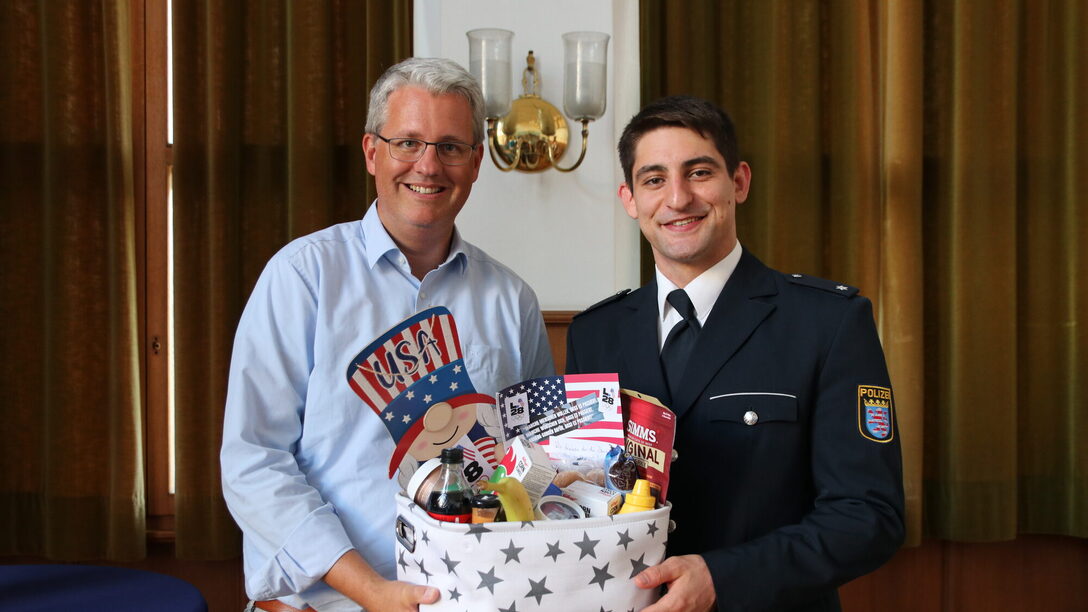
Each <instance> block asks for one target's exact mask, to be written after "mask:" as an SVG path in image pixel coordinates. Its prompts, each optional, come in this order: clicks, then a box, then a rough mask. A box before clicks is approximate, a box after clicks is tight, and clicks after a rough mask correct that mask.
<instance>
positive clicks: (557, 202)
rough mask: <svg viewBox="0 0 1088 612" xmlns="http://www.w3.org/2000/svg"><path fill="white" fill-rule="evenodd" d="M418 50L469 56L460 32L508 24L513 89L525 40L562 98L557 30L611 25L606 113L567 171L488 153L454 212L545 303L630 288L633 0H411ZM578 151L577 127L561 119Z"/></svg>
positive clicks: (545, 89)
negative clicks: (623, 161)
mask: <svg viewBox="0 0 1088 612" xmlns="http://www.w3.org/2000/svg"><path fill="white" fill-rule="evenodd" d="M413 19H414V23H415V32H414V35H415V50H414V54H415V55H417V56H420V57H446V58H450V59H452V60H455V61H457V62H459V63H460V64H461V65H463V66H465V67H466V68H467V67H468V39H467V37H466V36H465V32H467V31H468V30H472V29H474V28H484V27H494V28H503V29H507V30H511V31H513V32H514V39H513V43H512V52H511V63H512V64H513V66H514V74H513V75H512V77H511V78H512V82H513V84H514V96H515V97H517V96H518V95H520V94H521V71H522V70H523V69H524V68H525V56H526V55H527V53H528V52H529V50H532V51H533V55H534V56H535V57H536V65H537V68H538V70H539V74H540V79H541V86H542V87H541V97H543V98H544V99H545V100H547V101H549V102H551V103H552V104H554V105H555V106H556V107H558V108H559V109H562V108H563V41H562V38H561V36H562V34H563V33H565V32H571V31H580V30H590V31H597V32H605V33H608V34H610V35H611V36H612V39H611V40H610V41H609V46H608V81H609V83H608V100H607V110H606V112H605V115H604V116H603V117H601V118H600V119H598V120H597V121H594V122H592V123H590V124H589V149H588V153H587V154H586V158H585V160H584V161H583V162H582V165H581V166H580V167H579V168H578V169H577V170H575V171H574V172H571V173H559V172H556V171H554V170H547V171H545V172H542V173H535V174H528V173H524V172H517V171H514V172H509V173H503V172H500V171H499V170H498V169H497V168H495V166H494V164H492V162H491V160H490V158H489V157H487V156H486V155H485V158H484V162H483V169H482V170H481V171H480V178H479V180H477V182H476V184H475V186H474V187H473V189H472V195H471V197H470V198H469V201H468V204H467V205H466V206H465V208H464V210H463V211H462V212H461V214H460V216H459V217H458V218H457V226H458V228H459V229H460V231H461V233H462V235H463V236H464V237H465V239H466V240H468V241H469V242H472V243H474V244H476V245H477V246H479V247H481V248H483V249H484V250H485V251H487V252H488V253H490V254H491V255H492V256H494V257H495V258H497V259H498V260H499V261H501V262H503V263H505V264H506V265H508V266H510V267H511V268H512V269H513V270H514V271H515V272H517V273H518V274H519V275H520V276H521V277H522V278H524V279H525V280H526V281H528V282H529V284H531V285H532V286H533V288H534V289H535V290H536V292H537V295H538V296H539V297H540V304H541V307H542V308H543V309H544V310H580V309H582V308H585V307H586V306H588V305H590V304H592V303H594V302H596V301H598V300H600V299H602V298H604V297H606V296H608V295H611V294H612V293H615V292H616V291H618V290H620V289H623V288H625V287H637V286H638V226H637V224H636V223H635V222H634V221H633V220H632V219H631V218H630V217H628V216H627V214H626V213H625V212H624V211H623V208H622V206H620V204H619V200H618V198H617V196H616V188H617V186H618V185H619V184H620V183H621V182H622V180H623V174H622V172H621V171H620V168H619V162H618V160H617V159H616V142H617V141H618V140H619V133H620V131H622V129H623V126H624V124H626V122H627V120H628V119H629V118H630V117H631V116H632V115H634V113H635V112H637V111H638V96H639V81H638V3H637V2H629V1H627V0H547V1H544V2H540V1H536V2H531V1H528V0H415V15H414V18H413ZM568 124H569V127H570V130H571V140H572V143H571V146H570V147H568V150H567V153H566V154H565V155H564V158H563V160H562V164H563V165H569V164H570V163H572V161H573V160H574V159H577V155H578V152H579V150H580V144H581V126H580V125H579V124H575V123H573V122H570V121H568Z"/></svg>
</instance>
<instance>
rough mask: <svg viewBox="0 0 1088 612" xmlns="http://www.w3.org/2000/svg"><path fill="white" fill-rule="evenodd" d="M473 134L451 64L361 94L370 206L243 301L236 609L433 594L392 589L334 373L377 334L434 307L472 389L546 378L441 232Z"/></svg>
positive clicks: (363, 439)
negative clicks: (243, 597)
mask: <svg viewBox="0 0 1088 612" xmlns="http://www.w3.org/2000/svg"><path fill="white" fill-rule="evenodd" d="M483 125H484V116H483V98H482V95H481V93H480V88H479V85H478V84H477V83H476V82H475V81H474V80H473V78H472V77H471V76H470V75H469V74H468V73H467V72H466V71H465V70H464V69H463V68H461V67H460V66H458V65H457V64H455V63H453V62H451V61H448V60H440V59H409V60H406V61H404V62H402V63H400V64H397V65H395V66H393V67H391V68H390V69H389V70H388V71H387V72H386V73H385V74H384V75H382V77H381V78H379V79H378V82H377V83H376V84H375V85H374V88H373V89H372V90H371V93H370V107H369V111H368V116H367V124H366V135H365V136H364V137H363V151H364V153H365V156H366V166H367V170H368V171H369V172H370V173H371V174H373V175H374V179H375V184H376V186H377V193H378V197H377V199H376V200H375V202H374V203H373V205H372V206H371V207H370V209H369V210H368V211H367V213H366V215H364V217H363V219H362V220H361V221H355V222H351V223H344V224H340V225H335V226H332V227H330V228H327V229H325V230H322V231H319V232H317V233H314V234H311V235H309V236H305V237H303V238H299V239H297V240H295V241H293V242H291V243H290V244H289V245H287V246H286V247H284V248H283V249H282V250H281V251H280V252H279V253H277V254H276V255H275V256H274V257H273V258H272V259H271V261H269V263H268V265H267V267H266V268H265V270H264V272H263V273H262V275H261V278H260V279H259V280H258V282H257V285H256V287H255V288H254V290H253V294H252V295H251V297H250V299H249V303H248V304H247V306H246V309H245V312H244V313H243V315H242V319H241V321H240V322H239V325H238V331H237V336H236V338H235V345H234V354H233V357H232V360H231V372H230V381H229V387H228V393H227V406H226V417H225V421H224V432H223V449H222V454H221V462H222V467H223V490H224V495H225V497H226V500H227V504H228V506H229V508H230V510H231V513H232V515H233V516H234V518H235V520H236V521H237V522H238V524H239V526H240V527H241V528H242V531H243V535H244V540H243V543H244V553H245V572H246V591H247V593H248V595H249V596H250V597H251V598H252V599H254V600H256V601H254V602H253V604H251V606H252V608H255V609H260V610H298V609H306V608H307V607H308V606H312V607H314V608H317V609H320V610H322V611H324V610H359V609H361V608H360V606H362V607H363V608H364V609H365V610H368V611H370V612H377V611H384V610H416V609H417V606H418V604H419V603H433V602H435V601H437V600H438V599H439V597H448V596H449V593H439V592H438V591H437V589H434V588H432V587H426V586H420V585H410V584H406V583H402V582H397V581H396V580H395V576H396V571H395V569H396V568H395V559H394V556H393V520H394V508H395V506H394V495H395V494H396V492H397V491H398V490H399V488H400V486H399V484H398V482H397V480H395V479H394V480H391V479H389V478H388V472H387V470H388V465H389V458H390V456H391V455H392V454H393V451H394V442H393V441H392V439H391V438H390V436H389V434H388V432H387V430H386V428H385V427H384V426H383V425H382V424H381V423H380V422H379V419H378V418H377V416H376V415H375V414H374V412H373V411H372V410H371V409H370V408H368V407H367V406H366V405H364V404H363V403H362V402H361V401H360V399H359V397H358V396H356V395H355V393H354V392H353V391H352V389H351V388H350V386H349V385H348V383H347V381H346V378H345V371H346V369H347V366H348V364H349V363H350V362H351V360H352V358H353V357H354V356H355V355H356V354H357V353H358V352H359V351H360V350H361V349H362V348H363V347H365V346H366V345H367V344H369V343H370V341H371V340H373V339H375V338H377V337H378V336H380V335H381V334H382V333H384V332H386V331H387V330H389V329H390V328H391V327H392V326H394V325H395V324H397V323H399V322H400V321H402V320H404V319H406V318H407V317H409V316H410V315H412V314H414V313H416V312H418V311H420V310H423V309H425V308H428V307H431V306H445V307H447V308H448V309H449V310H450V311H451V312H452V313H453V316H454V318H455V320H456V321H457V326H458V332H459V334H460V340H461V345H462V353H463V355H464V360H465V363H466V366H467V368H468V374H469V378H470V380H471V381H472V383H473V385H474V386H475V388H476V391H477V392H479V393H484V394H490V395H493V394H494V393H495V392H496V391H497V390H498V389H501V388H502V387H505V386H507V385H510V384H513V383H515V382H517V381H519V380H524V379H527V378H533V377H538V376H548V375H551V374H553V373H554V366H553V364H552V358H551V351H550V349H549V345H548V340H547V335H546V333H545V330H544V324H543V318H542V317H541V314H540V308H539V305H538V303H537V298H536V295H535V294H534V293H533V291H532V290H531V289H530V288H529V287H528V285H526V284H525V283H524V282H523V281H522V280H521V279H519V278H518V277H517V276H515V275H514V274H513V273H512V272H511V271H510V270H509V269H507V268H506V267H504V266H503V265H501V264H499V263H498V262H496V261H495V260H493V259H491V258H490V257H489V256H488V255H486V254H485V253H484V252H482V251H480V250H479V249H478V248H476V247H474V246H473V245H471V244H468V243H467V242H465V241H464V240H462V239H461V237H460V235H459V234H458V232H457V230H456V228H455V227H454V220H455V219H456V217H457V213H458V212H460V210H461V208H462V207H463V206H464V205H465V201H466V200H467V199H468V196H469V192H470V191H471V189H472V183H473V182H475V180H476V177H477V175H478V174H479V171H480V163H481V160H482V159H483V146H482V144H481V143H482V142H483V138H484V133H483Z"/></svg>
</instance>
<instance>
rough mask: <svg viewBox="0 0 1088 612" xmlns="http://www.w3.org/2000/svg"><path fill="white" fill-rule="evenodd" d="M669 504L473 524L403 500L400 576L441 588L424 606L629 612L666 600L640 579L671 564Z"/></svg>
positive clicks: (495, 611) (493, 611)
mask: <svg viewBox="0 0 1088 612" xmlns="http://www.w3.org/2000/svg"><path fill="white" fill-rule="evenodd" d="M669 509H670V506H668V505H666V506H665V507H663V508H658V509H657V510H648V511H644V512H634V513H630V514H619V515H615V516H609V517H600V518H585V519H570V520H544V521H534V522H531V523H486V524H477V525H466V524H458V523H445V522H441V521H436V520H434V519H432V518H431V517H429V516H427V514H426V513H425V512H424V511H423V509H422V508H420V507H419V506H417V505H416V504H414V503H412V502H411V501H410V500H409V499H408V498H407V497H406V496H404V495H403V494H401V495H398V496H397V523H396V525H397V527H396V530H397V545H396V556H397V578H398V579H400V580H404V581H407V582H412V583H415V584H424V585H430V586H433V587H436V588H438V589H439V591H440V592H441V599H440V600H439V601H438V603H436V604H434V605H423V606H420V607H419V609H420V610H441V611H443V612H445V611H449V612H454V611H457V612H464V611H469V612H534V611H537V610H569V611H571V612H581V611H591V612H592V611H602V610H603V611H606V612H628V611H634V610H641V609H642V608H644V607H646V606H648V605H650V604H652V603H653V602H654V601H657V599H658V592H657V589H640V588H638V587H636V586H635V583H634V581H633V580H632V578H633V577H634V576H635V575H636V574H638V573H639V572H640V571H642V570H643V569H645V568H647V567H650V566H652V565H657V564H658V563H660V562H661V561H662V559H664V558H665V541H666V539H667V533H668V526H669Z"/></svg>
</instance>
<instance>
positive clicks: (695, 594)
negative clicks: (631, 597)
mask: <svg viewBox="0 0 1088 612" xmlns="http://www.w3.org/2000/svg"><path fill="white" fill-rule="evenodd" d="M663 584H666V585H668V587H669V592H668V593H666V594H665V595H664V596H663V597H662V598H661V599H660V600H658V602H657V603H655V604H654V605H652V606H650V607H648V608H644V609H643V611H642V612H707V611H708V610H713V609H714V601H715V599H716V597H715V595H714V581H713V580H711V578H710V570H709V569H708V568H707V566H706V561H704V560H703V558H702V557H701V556H699V555H682V556H679V557H669V558H668V559H665V561H664V562H662V563H661V564H660V565H655V566H653V567H650V568H646V569H644V570H642V572H641V573H639V575H638V576H635V585H636V586H638V587H639V588H642V589H656V588H658V587H660V586H661V585H663Z"/></svg>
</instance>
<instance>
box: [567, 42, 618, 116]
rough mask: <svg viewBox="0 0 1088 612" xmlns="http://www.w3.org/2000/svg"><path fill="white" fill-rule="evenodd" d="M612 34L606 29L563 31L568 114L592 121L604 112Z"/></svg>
mask: <svg viewBox="0 0 1088 612" xmlns="http://www.w3.org/2000/svg"><path fill="white" fill-rule="evenodd" d="M609 38H610V37H609V36H608V34H604V33H602V32H567V33H566V34H564V35H563V47H564V52H565V56H566V58H565V59H566V67H565V69H564V83H563V111H564V112H565V113H566V114H567V116H568V117H571V118H573V119H576V120H579V121H580V120H582V119H589V120H590V121H592V120H594V119H599V118H600V117H601V115H603V114H604V109H605V87H606V82H607V59H608V39H609Z"/></svg>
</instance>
